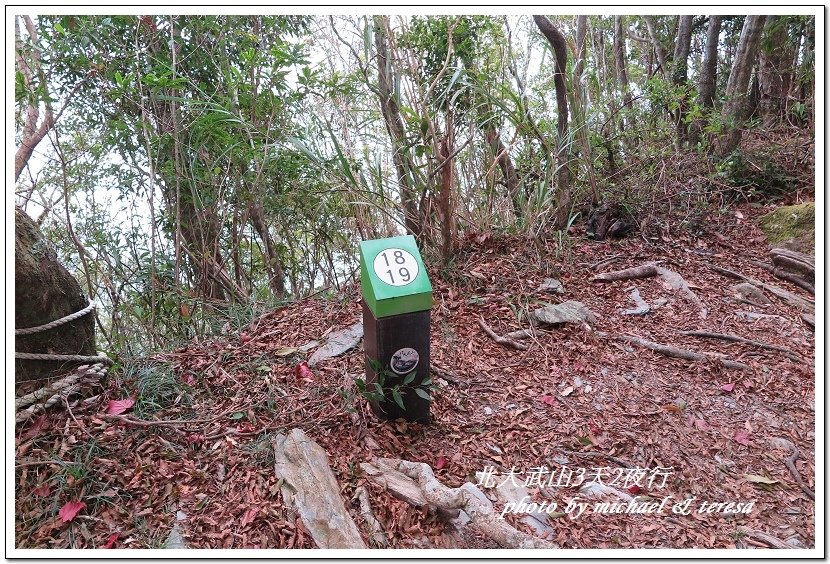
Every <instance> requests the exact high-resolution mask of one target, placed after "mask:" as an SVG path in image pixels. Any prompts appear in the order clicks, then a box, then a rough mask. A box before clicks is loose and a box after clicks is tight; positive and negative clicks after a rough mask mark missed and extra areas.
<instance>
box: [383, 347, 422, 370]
mask: <svg viewBox="0 0 830 564" xmlns="http://www.w3.org/2000/svg"><path fill="white" fill-rule="evenodd" d="M420 359H421V358H420V356H419V355H418V351H416V350H415V349H411V348H409V347H407V348H405V349H399V350H397V351H395V354H393V355H392V361H391V362H390V363H389V367H390V368H391V369H392V372H394V373H395V374H399V375H403V374H406V373H408V372H412V371H413V370H415V367H416V366H418V361H419V360H420Z"/></svg>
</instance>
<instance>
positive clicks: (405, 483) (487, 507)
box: [360, 458, 557, 548]
mask: <svg viewBox="0 0 830 564" xmlns="http://www.w3.org/2000/svg"><path fill="white" fill-rule="evenodd" d="M360 466H361V468H363V470H364V471H365V472H366V473H367V474H368V475H369V479H370V480H372V481H374V482H376V483H378V484H381V485H383V486H384V487H386V488H387V489H388V490H389V491H390V492H392V494H393V495H395V496H396V497H398V498H400V499H404V498H410V499H413V500H414V501H417V502H420V500H422V499H423V500H424V501H425V502H426V503H428V504H429V505H431V506H434V507H436V508H438V509H442V510H444V511H453V510H455V511H464V513H466V514H467V515H468V516H469V517H470V524H469V526H470V527H473V528H475V529H476V530H477V531H478V532H480V533H481V534H483V535H485V536H487V537H488V538H490V539H492V540H494V541H495V542H496V543H497V544H498V545H499V546H501V547H503V548H557V546H556V545H554V544H553V543H551V542H549V541H546V540H542V539H538V538H535V537H532V536H531V535H528V534H527V533H524V532H522V531H519V530H516V529H514V528H513V527H511V526H510V524H508V523H507V521H505V520H504V519H499V515H498V513H497V512H496V511H495V510H494V509H493V504H492V502H491V501H490V500H489V499H487V497H486V496H485V495H484V494H483V493H482V492H481V490H479V489H478V488H477V487H476V486H474V485H473V484H471V483H470V482H466V483H464V484H463V485H462V486H461V487H459V488H449V487H447V486H445V485H444V484H442V483H441V482H439V481H438V480H437V479H436V478H435V475H434V474H433V472H432V468H430V467H429V466H428V465H427V464H424V463H422V462H409V461H406V460H400V459H397V458H379V459H377V460H375V461H373V462H372V463H369V462H363V463H361V464H360ZM401 476H403V477H404V478H406V479H405V480H404V479H402V478H401ZM416 492H417V493H416Z"/></svg>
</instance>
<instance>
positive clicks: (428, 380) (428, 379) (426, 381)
mask: <svg viewBox="0 0 830 564" xmlns="http://www.w3.org/2000/svg"><path fill="white" fill-rule="evenodd" d="M431 384H432V376H427V377H426V378H424V380H423V381H422V382H421V386H423V387H427V386H429V385H431Z"/></svg>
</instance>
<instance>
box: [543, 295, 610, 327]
mask: <svg viewBox="0 0 830 564" xmlns="http://www.w3.org/2000/svg"><path fill="white" fill-rule="evenodd" d="M530 317H531V319H533V320H534V321H538V322H539V323H547V324H549V325H557V324H559V323H580V322H583V321H584V322H587V323H589V324H593V323H596V322H597V318H596V315H594V313H593V312H592V311H591V310H590V309H588V308H587V307H585V304H583V303H582V302H578V301H575V300H569V301H567V302H562V303H561V304H558V305H553V304H549V305H547V306H544V307H540V308H538V309H535V310H533V311H532V312H530Z"/></svg>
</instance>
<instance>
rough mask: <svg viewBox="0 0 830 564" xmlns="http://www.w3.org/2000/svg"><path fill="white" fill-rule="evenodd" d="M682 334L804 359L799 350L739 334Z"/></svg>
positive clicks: (797, 360) (697, 332)
mask: <svg viewBox="0 0 830 564" xmlns="http://www.w3.org/2000/svg"><path fill="white" fill-rule="evenodd" d="M680 334H681V335H685V336H687V337H701V338H704V339H720V340H722V341H732V342H734V343H743V344H745V345H752V346H753V347H758V348H760V349H767V350H771V351H778V352H782V353H784V354H785V355H786V356H787V357H789V358H790V359H792V360H794V361H796V362H801V361H803V360H804V359H803V358H802V357H801V355H799V354H798V353H797V352H795V351H793V350H790V349H788V348H786V347H780V346H778V345H771V344H769V343H762V342H761V341H753V340H752V339H746V338H744V337H740V336H738V335H730V334H728V333H709V332H708V331H681V332H680Z"/></svg>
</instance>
